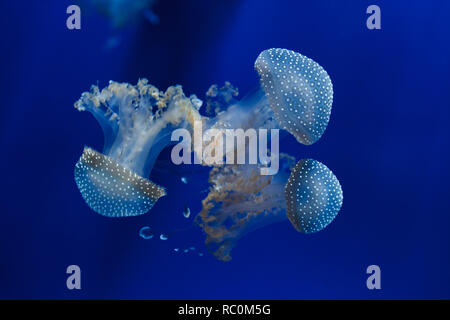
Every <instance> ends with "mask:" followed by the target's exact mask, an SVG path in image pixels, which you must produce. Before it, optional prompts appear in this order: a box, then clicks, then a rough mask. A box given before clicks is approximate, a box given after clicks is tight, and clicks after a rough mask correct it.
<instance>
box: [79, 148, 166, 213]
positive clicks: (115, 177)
mask: <svg viewBox="0 0 450 320" xmlns="http://www.w3.org/2000/svg"><path fill="white" fill-rule="evenodd" d="M74 176H75V182H76V184H77V186H78V189H79V190H80V192H81V195H82V197H83V199H84V200H85V201H86V203H87V204H88V205H89V207H91V208H92V210H94V211H95V212H97V213H99V214H101V215H104V216H107V217H127V216H136V215H140V214H143V213H146V212H147V211H148V210H150V209H151V208H152V207H153V205H154V204H155V203H156V201H157V200H158V199H159V198H160V197H162V196H164V195H165V194H166V192H165V189H164V188H163V187H160V186H158V185H156V184H155V183H153V182H151V181H150V180H148V179H145V178H142V177H141V176H139V175H137V174H136V173H135V172H133V171H131V170H130V169H128V168H126V167H124V166H122V165H121V164H119V163H118V162H117V161H115V160H114V159H112V158H111V157H108V156H105V155H103V154H101V153H99V152H97V151H95V150H93V149H91V148H89V147H85V148H84V151H83V154H82V156H81V158H80V160H79V161H78V162H77V163H76V165H75V171H74Z"/></svg>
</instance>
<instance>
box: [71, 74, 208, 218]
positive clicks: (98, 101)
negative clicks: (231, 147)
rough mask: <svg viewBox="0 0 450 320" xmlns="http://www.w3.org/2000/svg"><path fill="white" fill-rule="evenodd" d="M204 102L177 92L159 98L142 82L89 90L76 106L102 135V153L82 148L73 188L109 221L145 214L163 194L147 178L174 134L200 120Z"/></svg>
mask: <svg viewBox="0 0 450 320" xmlns="http://www.w3.org/2000/svg"><path fill="white" fill-rule="evenodd" d="M201 104H202V102H201V101H200V100H199V99H197V97H196V96H195V95H192V96H190V97H186V96H185V95H184V93H183V90H182V88H181V86H173V87H169V88H168V89H167V90H166V92H160V91H159V90H158V89H157V88H155V87H154V86H152V85H150V84H148V81H147V80H146V79H141V80H139V81H138V83H137V85H136V86H133V85H130V84H128V83H117V82H113V81H111V82H110V84H109V86H108V87H106V88H104V89H103V90H101V91H100V90H99V88H98V87H97V86H92V87H91V90H90V92H85V93H83V94H82V95H81V98H80V99H79V100H78V101H77V102H76V103H75V108H77V109H78V110H79V111H85V110H88V111H89V112H90V113H92V115H93V116H94V117H95V119H96V120H97V121H98V123H99V124H100V126H101V128H102V129H103V134H104V146H103V151H102V152H98V151H96V150H94V149H92V148H90V147H85V148H84V151H83V154H82V155H81V157H80V159H79V161H78V162H77V163H76V165H75V171H74V176H75V182H76V184H77V186H78V189H79V191H80V192H81V195H82V197H83V198H84V200H85V201H86V203H87V204H88V205H89V207H91V209H93V210H94V211H95V212H97V213H99V214H101V215H104V216H107V217H127V216H136V215H140V214H143V213H146V212H147V211H148V210H150V209H151V208H152V207H153V205H154V204H155V202H156V201H157V200H158V199H159V198H160V197H162V196H164V195H165V194H166V191H165V188H164V187H162V186H159V185H157V184H155V183H153V182H152V181H150V180H149V179H148V178H147V177H148V176H149V174H150V172H151V170H152V168H153V164H154V162H155V160H156V158H157V157H158V155H159V153H160V152H161V151H162V149H164V148H165V147H166V146H167V145H169V144H170V143H171V133H172V132H173V130H175V129H177V128H181V127H183V128H191V127H192V123H193V122H194V121H196V120H198V119H200V118H201V116H200V114H199V112H198V109H199V108H200V106H201Z"/></svg>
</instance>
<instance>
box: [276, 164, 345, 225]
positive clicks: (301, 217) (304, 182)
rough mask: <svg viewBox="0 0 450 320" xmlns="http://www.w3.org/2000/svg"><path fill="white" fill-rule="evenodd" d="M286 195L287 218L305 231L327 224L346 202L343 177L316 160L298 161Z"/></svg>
mask: <svg viewBox="0 0 450 320" xmlns="http://www.w3.org/2000/svg"><path fill="white" fill-rule="evenodd" d="M285 196H286V207H287V210H286V213H287V217H288V218H289V220H290V222H291V223H292V225H293V226H294V228H295V229H296V230H297V231H299V232H302V233H313V232H318V231H321V230H323V229H324V228H325V227H327V226H328V225H329V224H330V223H331V222H332V221H333V220H334V219H335V218H336V216H337V214H338V212H339V210H340V209H341V206H342V201H343V194H342V188H341V185H340V183H339V180H338V179H337V178H336V176H335V175H334V174H333V172H332V171H331V170H330V169H328V167H327V166H325V165H324V164H322V163H320V162H319V161H317V160H313V159H303V160H300V161H299V162H297V164H296V165H295V167H294V168H293V169H292V172H291V175H290V177H289V180H288V182H287V184H286V188H285Z"/></svg>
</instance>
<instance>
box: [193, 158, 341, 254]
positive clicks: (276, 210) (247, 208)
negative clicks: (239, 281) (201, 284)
mask: <svg viewBox="0 0 450 320" xmlns="http://www.w3.org/2000/svg"><path fill="white" fill-rule="evenodd" d="M294 163H295V159H294V157H291V156H289V155H287V154H283V153H282V154H280V170H279V171H278V173H277V174H276V175H273V176H263V175H260V174H259V171H258V168H257V165H233V166H222V167H215V168H213V169H212V170H211V172H210V183H211V187H210V192H209V194H208V196H207V197H206V198H205V199H204V200H203V201H202V210H201V211H200V213H199V214H198V215H197V216H196V217H195V222H196V223H197V224H198V225H199V226H200V227H201V228H202V229H203V231H204V232H205V234H206V240H205V244H206V247H207V248H208V250H209V251H210V252H211V253H212V254H213V255H214V256H215V257H216V258H217V259H218V260H222V261H230V260H231V250H232V249H233V248H234V247H235V246H236V244H237V242H238V240H239V239H241V238H242V237H243V236H244V235H246V234H247V233H249V232H252V231H254V230H257V229H260V228H262V227H265V226H268V225H270V224H273V223H276V222H281V221H285V220H287V219H289V221H290V222H291V224H292V225H293V226H294V228H295V229H296V230H297V231H298V232H301V233H313V232H318V231H320V230H323V229H324V228H325V227H326V226H328V225H329V224H330V223H331V222H332V221H333V220H334V218H335V217H336V216H337V214H338V212H339V210H340V208H341V206H342V200H343V194H342V188H341V185H340V183H339V181H338V180H337V178H336V176H335V175H334V174H333V172H332V171H331V170H330V169H328V167H326V166H325V165H324V164H322V163H320V162H319V161H316V160H312V159H303V160H300V161H298V162H297V164H295V165H294Z"/></svg>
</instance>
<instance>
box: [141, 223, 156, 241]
mask: <svg viewBox="0 0 450 320" xmlns="http://www.w3.org/2000/svg"><path fill="white" fill-rule="evenodd" d="M139 235H140V236H141V238H143V239H151V238H153V233H152V232H151V231H150V227H147V226H145V227H142V228H141V230H139Z"/></svg>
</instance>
